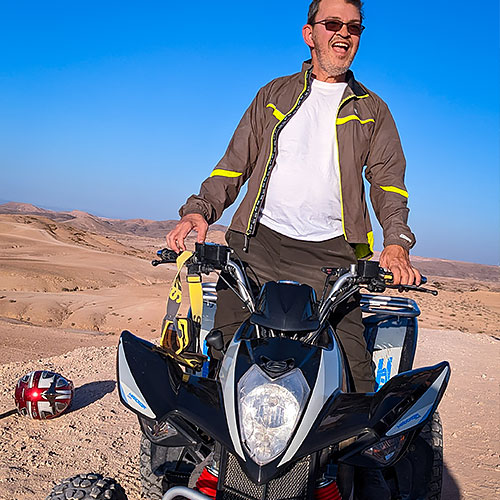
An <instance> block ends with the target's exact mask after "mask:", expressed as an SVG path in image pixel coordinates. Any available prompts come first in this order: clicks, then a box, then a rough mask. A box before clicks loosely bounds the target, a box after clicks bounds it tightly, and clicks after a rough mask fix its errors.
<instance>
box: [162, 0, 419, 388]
mask: <svg viewBox="0 0 500 500" xmlns="http://www.w3.org/2000/svg"><path fill="white" fill-rule="evenodd" d="M361 23H362V2H361V1H359V0H314V1H313V2H312V3H311V5H310V7H309V15H308V22H307V24H306V25H305V26H304V27H303V30H302V31H303V37H304V41H305V42H306V44H307V45H308V46H309V48H310V50H311V60H310V61H307V62H305V63H304V65H303V68H302V71H301V72H300V73H297V74H294V75H291V76H285V77H281V78H277V79H276V80H273V81H272V82H270V83H269V84H267V85H266V86H265V87H263V88H262V89H260V90H259V92H258V94H257V96H256V97H255V99H254V101H253V102H252V104H251V105H250V107H249V108H248V110H247V111H246V112H245V114H244V116H243V118H242V120H241V122H240V124H239V125H238V127H237V129H236V131H235V133H234V135H233V138H232V140H231V142H230V144H229V146H228V149H227V151H226V153H225V155H224V157H223V158H222V159H221V161H220V162H219V163H218V165H217V166H216V167H215V169H214V170H213V171H212V173H211V175H210V177H209V178H208V179H206V180H205V181H204V182H203V184H202V186H201V190H200V193H199V195H196V196H195V195H193V196H191V197H190V198H189V199H188V201H187V202H186V204H185V205H184V206H183V207H181V209H180V211H179V213H180V215H181V220H180V221H179V223H178V224H177V226H176V227H175V228H174V229H173V230H172V231H171V232H170V233H169V234H168V235H167V243H168V245H169V247H170V248H172V249H174V250H176V251H180V250H184V249H185V246H184V239H185V238H186V236H187V235H188V234H189V232H190V231H192V230H193V229H194V230H195V231H196V232H197V233H198V241H199V242H202V241H204V240H205V236H206V233H207V229H208V225H209V224H211V223H213V222H215V221H216V220H217V219H218V218H219V217H220V216H221V214H222V212H223V210H224V209H225V208H227V207H228V206H229V205H231V203H233V202H234V200H235V199H236V197H237V195H238V193H239V190H240V188H241V187H242V186H243V184H245V183H246V182H247V181H248V190H247V194H246V196H245V197H244V199H243V201H242V203H241V204H240V206H239V207H238V209H237V211H236V213H235V215H234V217H233V219H232V222H231V225H230V228H229V231H228V234H227V235H226V238H227V240H228V243H229V245H230V246H231V247H232V248H233V249H234V250H235V251H236V253H237V255H238V257H239V258H240V259H241V260H242V261H243V262H244V263H245V265H246V266H247V271H248V274H249V276H250V277H251V278H253V279H254V281H255V282H256V283H258V284H262V283H264V282H266V281H269V280H279V279H291V280H296V281H299V282H301V283H307V284H309V285H311V286H312V287H313V288H315V289H316V292H317V293H321V291H322V288H323V284H324V280H325V276H324V275H323V274H322V272H321V267H322V266H333V267H345V266H348V265H349V264H350V263H354V262H356V260H357V259H358V258H365V257H369V256H370V255H371V253H372V243H373V236H372V232H371V225H370V220H369V216H368V210H367V206H366V201H365V196H364V187H363V180H362V170H363V167H365V166H366V170H365V176H366V178H367V179H368V181H369V182H370V183H371V190H370V195H371V201H372V204H373V207H374V210H375V213H376V215H377V218H378V220H379V222H380V223H381V225H382V228H383V230H384V247H385V248H384V250H383V252H382V254H381V256H380V263H381V265H382V266H383V267H385V268H387V269H390V270H391V271H392V272H393V274H394V282H395V283H396V284H399V283H402V284H413V283H417V284H418V283H420V274H419V272H418V271H417V270H416V269H414V268H413V267H412V266H411V264H410V259H409V249H410V248H411V247H412V246H413V245H414V243H415V238H414V235H413V234H412V232H411V231H410V229H409V227H408V226H407V223H406V222H407V217H408V209H407V207H406V204H407V198H408V193H407V192H406V188H405V185H404V172H405V159H404V155H403V151H402V148H401V145H400V141H399V136H398V133H397V130H396V127H395V124H394V121H393V119H392V117H391V115H390V112H389V110H388V108H387V106H386V104H385V103H384V102H383V101H382V100H381V99H380V98H379V97H378V96H377V95H376V94H374V93H373V92H371V91H369V90H368V89H366V87H364V86H363V85H361V84H360V83H359V82H357V81H356V80H355V79H354V75H353V74H352V72H351V71H350V70H349V67H350V65H351V63H352V61H353V59H354V57H355V55H356V52H357V50H358V46H359V42H360V38H361V33H362V31H363V29H364V28H363V26H362V24H361ZM244 317H245V311H244V309H243V308H242V305H241V303H240V302H239V301H238V299H237V298H235V296H234V294H233V293H232V292H231V291H230V290H228V289H227V286H226V285H225V284H224V283H223V282H222V281H221V280H219V284H218V308H217V314H216V318H215V323H216V325H217V327H219V328H221V329H222V330H223V332H224V335H225V340H226V341H228V340H229V339H230V337H231V336H232V334H233V333H234V331H235V329H236V327H237V326H238V325H239V324H240V323H241V321H242V320H243V318H244ZM332 321H333V323H334V327H335V329H336V331H337V334H338V335H339V337H340V340H341V342H342V345H343V348H344V350H345V352H346V355H347V357H348V359H349V366H350V369H351V374H352V377H353V379H354V384H355V388H356V390H357V391H361V392H369V391H373V388H374V376H373V370H372V366H371V359H370V356H369V354H368V353H367V350H366V345H365V342H364V339H363V326H362V323H361V310H360V308H359V296H358V297H354V298H352V300H351V301H350V302H348V303H347V304H344V306H343V308H342V309H341V310H338V311H337V313H336V316H335V317H334V318H333V319H332Z"/></svg>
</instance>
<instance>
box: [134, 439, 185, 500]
mask: <svg viewBox="0 0 500 500" xmlns="http://www.w3.org/2000/svg"><path fill="white" fill-rule="evenodd" d="M194 467H195V464H194V462H191V460H189V457H188V456H187V455H186V451H185V448H183V447H168V446H158V445H154V444H152V443H151V441H150V440H149V439H148V438H147V437H146V436H145V435H144V434H142V436H141V448H140V473H141V495H142V498H145V499H147V500H161V499H162V497H163V494H164V493H165V492H166V491H167V490H168V489H169V488H173V487H174V486H187V485H188V482H189V478H190V476H191V472H192V471H193V470H194Z"/></svg>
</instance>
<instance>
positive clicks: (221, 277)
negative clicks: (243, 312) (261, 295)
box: [215, 272, 248, 307]
mask: <svg viewBox="0 0 500 500" xmlns="http://www.w3.org/2000/svg"><path fill="white" fill-rule="evenodd" d="M215 274H217V276H219V278H220V279H221V280H222V281H223V282H224V283H225V284H226V285H227V286H228V287H229V288H230V289H231V290H232V291H233V293H234V294H235V295H236V296H237V297H238V298H239V299H240V300H241V302H243V304H245V306H247V307H248V304H247V302H246V300H245V299H244V298H243V297H242V296H241V295H240V292H238V291H237V290H236V288H234V286H233V285H231V283H229V281H227V279H226V278H224V276H223V274H222V273H217V272H216V273H215Z"/></svg>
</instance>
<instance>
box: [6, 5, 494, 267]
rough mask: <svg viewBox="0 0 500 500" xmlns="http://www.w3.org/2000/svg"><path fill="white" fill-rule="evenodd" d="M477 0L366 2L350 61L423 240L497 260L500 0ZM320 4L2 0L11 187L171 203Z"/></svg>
mask: <svg viewBox="0 0 500 500" xmlns="http://www.w3.org/2000/svg"><path fill="white" fill-rule="evenodd" d="M479 5H480V10H479V9H474V8H473V5H472V4H471V3H470V2H465V1H455V2H432V3H431V2H426V3H422V2H401V1H395V0H384V1H383V2H382V1H375V0H368V1H366V2H365V14H366V21H365V24H366V30H365V32H364V33H363V37H362V40H361V47H360V51H359V52H358V56H357V58H356V60H355V62H354V65H353V70H354V72H355V74H356V77H357V78H358V79H359V80H360V81H362V82H363V83H364V84H365V85H366V86H368V87H369V88H370V89H372V90H373V91H375V92H377V93H378V94H379V95H380V96H381V97H382V98H384V99H385V100H386V101H387V103H388V104H389V106H390V108H391V111H392V113H393V115H394V117H395V119H396V123H397V125H398V128H399V132H400V135H401V138H402V142H403V147H404V150H405V154H406V157H407V162H408V169H407V187H408V190H409V192H410V200H409V203H410V208H411V214H410V225H411V227H412V229H413V231H414V232H415V233H416V235H417V240H418V243H417V246H416V247H415V249H414V250H413V253H414V254H415V255H422V256H428V257H442V258H448V259H458V260H466V261H473V262H481V263H487V264H496V265H498V264H500V257H499V247H500V244H499V239H500V235H499V233H500V230H499V228H500V201H499V200H500V188H499V184H500V173H499V170H500V160H499V133H500V113H499V108H500V104H499V102H500V99H499V88H500V78H499V68H500V66H499V51H500V49H499V28H498V19H499V12H498V1H497V0H486V1H485V2H482V3H481V4H478V6H479ZM307 7H308V1H298V0H287V1H275V2H269V1H261V0H254V1H253V2H234V1H218V2H199V1H191V2H168V1H163V2H160V1H149V2H127V1H122V2H94V1H85V2H78V1H74V2H67V1H64V2H63V1H50V2H35V1H18V2H2V3H1V4H0V44H1V47H2V49H1V51H0V200H2V201H9V200H12V201H19V202H28V203H34V204H36V205H39V206H42V207H46V208H54V209H69V210H71V209H80V210H86V211H89V212H91V213H94V214H97V215H103V216H108V217H117V218H138V217H142V218H149V219H171V218H176V217H177V209H178V207H179V206H180V205H181V204H182V203H183V201H184V200H185V198H186V197H187V196H189V195H190V194H191V193H193V192H195V191H196V192H197V191H198V188H199V184H200V182H201V181H202V180H203V179H204V178H205V177H206V176H207V175H208V174H209V173H210V171H211V170H212V168H213V166H214V165H215V164H216V162H217V161H218V160H219V158H220V157H221V156H222V154H223V153H224V150H225V148H226V146H227V144H228V142H229V139H230V137H231V134H232V132H233V130H234V128H235V126H236V125H237V123H238V121H239V119H240V117H241V115H242V113H243V112H244V110H245V109H246V107H247V106H248V104H249V103H250V102H251V100H252V99H253V97H254V95H255V93H256V92H257V90H258V88H259V87H260V86H262V85H264V84H265V83H267V82H268V81H269V80H271V79H273V78H275V77H276V76H280V75H284V74H290V73H294V72H296V71H298V70H299V69H300V66H301V62H302V61H303V60H304V59H307V58H308V50H307V48H306V46H305V44H304V42H303V41H302V38H301V27H302V25H303V24H304V22H305V18H306V12H307ZM229 215H230V213H228V214H227V215H226V216H224V217H223V219H222V221H221V222H223V223H228V222H229V220H230V217H229ZM381 242H382V238H381V235H380V231H376V247H378V248H380V246H381Z"/></svg>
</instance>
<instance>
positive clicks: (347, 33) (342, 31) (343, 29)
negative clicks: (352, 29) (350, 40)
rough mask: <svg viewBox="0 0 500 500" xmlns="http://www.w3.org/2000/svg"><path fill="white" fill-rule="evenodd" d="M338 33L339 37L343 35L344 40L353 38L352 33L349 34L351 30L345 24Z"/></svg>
mask: <svg viewBox="0 0 500 500" xmlns="http://www.w3.org/2000/svg"><path fill="white" fill-rule="evenodd" d="M337 33H338V34H339V35H342V36H343V37H344V38H347V37H349V36H351V35H350V33H349V30H348V29H347V24H343V25H342V28H340V30H339V31H337Z"/></svg>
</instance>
